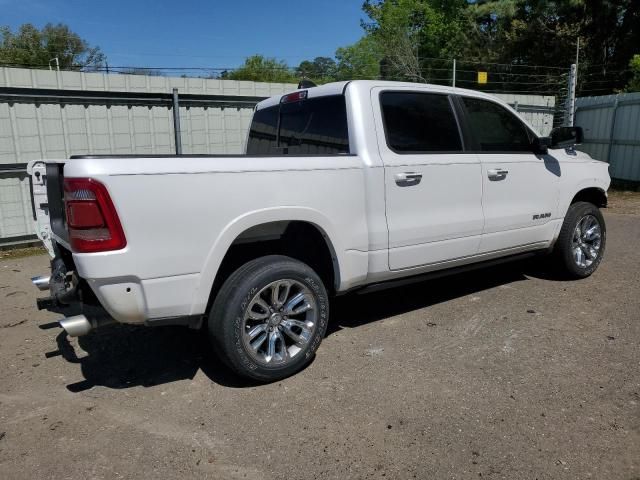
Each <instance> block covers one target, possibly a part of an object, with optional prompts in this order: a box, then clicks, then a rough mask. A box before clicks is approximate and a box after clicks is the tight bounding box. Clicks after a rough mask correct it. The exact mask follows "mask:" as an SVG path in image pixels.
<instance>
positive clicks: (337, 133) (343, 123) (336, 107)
mask: <svg viewBox="0 0 640 480" xmlns="http://www.w3.org/2000/svg"><path fill="white" fill-rule="evenodd" d="M348 153H349V129H348V127H347V107H346V104H345V99H344V96H342V95H332V96H325V97H317V98H310V99H304V100H301V101H297V102H291V103H282V104H279V105H275V106H273V107H268V108H263V109H261V110H257V111H256V112H255V114H254V116H253V121H252V122H251V129H250V130H249V139H248V142H247V154H249V155H336V154H348Z"/></svg>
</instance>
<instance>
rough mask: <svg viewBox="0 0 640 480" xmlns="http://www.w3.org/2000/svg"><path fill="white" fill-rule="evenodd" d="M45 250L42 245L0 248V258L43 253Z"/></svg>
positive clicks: (5, 258) (22, 256)
mask: <svg viewBox="0 0 640 480" xmlns="http://www.w3.org/2000/svg"><path fill="white" fill-rule="evenodd" d="M46 253H47V251H46V250H45V249H44V248H43V247H23V248H12V249H8V250H0V260H7V259H14V258H24V257H31V256H33V255H44V254H46Z"/></svg>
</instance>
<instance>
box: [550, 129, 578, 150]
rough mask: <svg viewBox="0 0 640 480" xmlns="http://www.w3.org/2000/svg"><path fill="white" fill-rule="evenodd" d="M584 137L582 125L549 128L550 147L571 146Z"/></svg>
mask: <svg viewBox="0 0 640 480" xmlns="http://www.w3.org/2000/svg"><path fill="white" fill-rule="evenodd" d="M583 139H584V132H583V131H582V127H557V128H554V129H553V130H551V145H550V147H551V148H562V147H573V146H574V145H579V144H581V143H582V140H583Z"/></svg>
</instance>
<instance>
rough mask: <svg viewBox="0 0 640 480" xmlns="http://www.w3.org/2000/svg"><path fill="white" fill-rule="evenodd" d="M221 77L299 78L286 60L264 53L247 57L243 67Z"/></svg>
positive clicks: (289, 80)
mask: <svg viewBox="0 0 640 480" xmlns="http://www.w3.org/2000/svg"><path fill="white" fill-rule="evenodd" d="M221 77H222V78H227V79H229V80H250V81H253V82H280V83H297V82H298V78H297V77H296V76H295V75H294V74H293V73H292V72H291V69H290V68H289V66H288V65H287V64H286V63H285V62H283V61H281V60H277V59H275V58H266V57H264V56H262V55H253V56H251V57H249V58H247V59H246V60H245V62H244V64H243V65H242V66H241V67H239V68H237V69H236V70H233V71H231V72H227V73H226V75H224V74H223V75H221Z"/></svg>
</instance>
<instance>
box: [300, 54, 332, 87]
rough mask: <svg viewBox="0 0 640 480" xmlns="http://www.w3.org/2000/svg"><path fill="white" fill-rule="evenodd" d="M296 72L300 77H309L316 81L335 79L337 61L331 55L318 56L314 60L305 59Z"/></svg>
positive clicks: (323, 81) (322, 81) (324, 81)
mask: <svg viewBox="0 0 640 480" xmlns="http://www.w3.org/2000/svg"><path fill="white" fill-rule="evenodd" d="M296 74H297V75H298V77H299V78H308V79H311V80H313V81H315V82H319V83H326V82H330V81H333V80H334V79H335V74H336V61H335V60H334V59H333V58H330V57H316V58H314V59H313V61H309V60H305V61H303V62H301V63H300V65H298V68H297V69H296Z"/></svg>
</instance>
